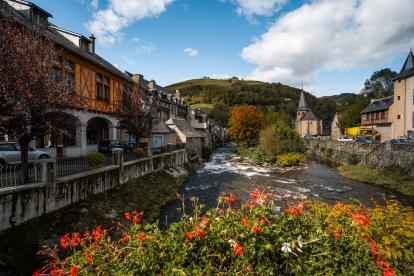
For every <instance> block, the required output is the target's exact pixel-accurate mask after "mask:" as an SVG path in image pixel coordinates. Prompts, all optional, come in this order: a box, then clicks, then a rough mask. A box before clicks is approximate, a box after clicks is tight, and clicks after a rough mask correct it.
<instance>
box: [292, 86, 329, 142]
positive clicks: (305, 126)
mask: <svg viewBox="0 0 414 276" xmlns="http://www.w3.org/2000/svg"><path fill="white" fill-rule="evenodd" d="M322 127H323V126H322V120H320V119H319V118H318V117H317V116H316V115H315V114H314V113H313V112H312V110H311V109H310V108H309V107H308V105H307V103H306V99H305V95H304V93H303V91H302V93H301V94H300V99H299V105H298V109H297V112H296V124H295V128H296V131H297V132H298V133H299V135H300V136H301V137H305V136H318V135H322V133H323V128H322Z"/></svg>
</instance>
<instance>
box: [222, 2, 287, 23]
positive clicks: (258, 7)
mask: <svg viewBox="0 0 414 276" xmlns="http://www.w3.org/2000/svg"><path fill="white" fill-rule="evenodd" d="M226 1H228V2H231V3H233V4H235V5H237V9H236V12H237V14H238V15H241V16H245V17H246V18H247V19H249V20H251V21H254V16H256V15H257V16H271V15H272V14H274V13H275V12H277V11H278V10H279V9H280V8H281V7H282V6H283V5H285V4H286V3H287V2H288V0H220V2H223V3H224V2H226Z"/></svg>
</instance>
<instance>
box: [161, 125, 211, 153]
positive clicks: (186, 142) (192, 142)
mask: <svg viewBox="0 0 414 276" xmlns="http://www.w3.org/2000/svg"><path fill="white" fill-rule="evenodd" d="M165 124H166V125H167V126H168V127H169V128H170V129H173V130H174V131H175V133H176V137H177V145H178V144H180V145H183V146H185V148H186V149H187V150H188V152H190V154H191V155H194V154H197V155H198V156H200V157H201V153H202V138H203V135H202V134H201V133H200V132H198V131H197V130H195V129H194V128H193V127H192V126H191V125H190V123H188V122H187V121H186V120H185V119H183V118H170V119H169V120H168V121H167V122H165Z"/></svg>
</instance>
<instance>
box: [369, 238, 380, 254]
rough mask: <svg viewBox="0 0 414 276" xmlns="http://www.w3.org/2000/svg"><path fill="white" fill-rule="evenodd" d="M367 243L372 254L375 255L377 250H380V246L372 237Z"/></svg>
mask: <svg viewBox="0 0 414 276" xmlns="http://www.w3.org/2000/svg"><path fill="white" fill-rule="evenodd" d="M369 243H370V244H371V250H372V254H373V255H375V256H376V255H378V254H379V251H380V248H379V246H378V245H377V243H376V242H375V241H374V240H373V239H371V240H370V242H369Z"/></svg>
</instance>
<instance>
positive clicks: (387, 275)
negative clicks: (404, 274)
mask: <svg viewBox="0 0 414 276" xmlns="http://www.w3.org/2000/svg"><path fill="white" fill-rule="evenodd" d="M382 276H394V270H392V268H391V267H388V268H387V269H386V270H384V272H383V273H382Z"/></svg>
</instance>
